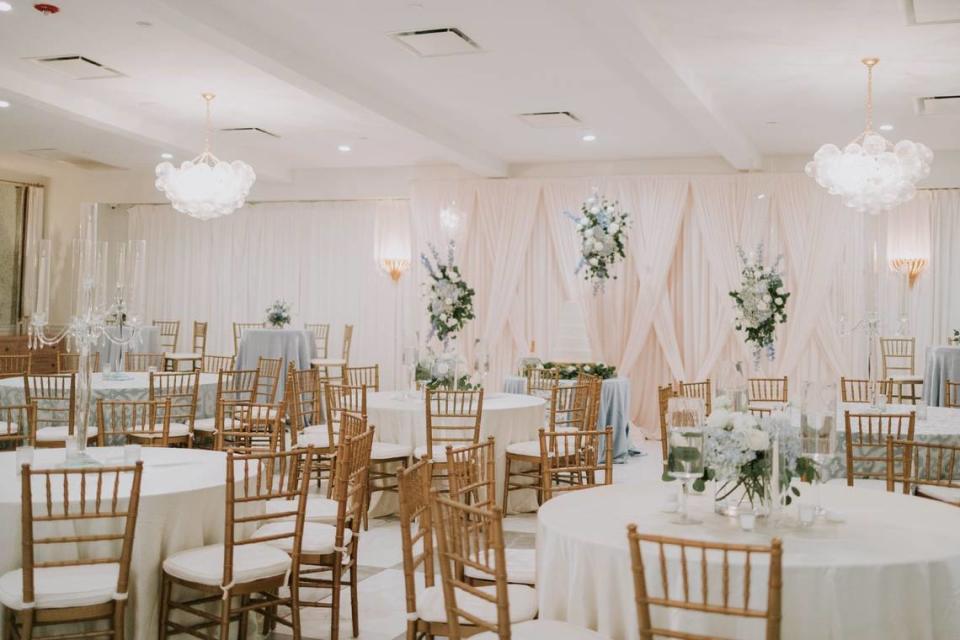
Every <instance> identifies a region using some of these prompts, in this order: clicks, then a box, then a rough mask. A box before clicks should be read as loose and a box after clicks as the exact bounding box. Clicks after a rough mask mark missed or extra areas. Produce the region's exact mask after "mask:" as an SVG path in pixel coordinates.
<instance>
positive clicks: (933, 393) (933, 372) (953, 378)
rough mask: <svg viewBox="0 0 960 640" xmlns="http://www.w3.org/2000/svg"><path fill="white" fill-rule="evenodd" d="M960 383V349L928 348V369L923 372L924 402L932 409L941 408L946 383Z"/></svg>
mask: <svg viewBox="0 0 960 640" xmlns="http://www.w3.org/2000/svg"><path fill="white" fill-rule="evenodd" d="M947 380H949V381H950V382H960V347H927V357H926V367H925V368H924V372H923V401H924V402H926V403H927V405H928V406H931V407H941V406H943V405H944V403H945V401H946V398H945V396H944V384H943V383H944V382H946V381H947Z"/></svg>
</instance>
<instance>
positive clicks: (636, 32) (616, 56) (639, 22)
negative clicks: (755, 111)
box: [561, 0, 763, 170]
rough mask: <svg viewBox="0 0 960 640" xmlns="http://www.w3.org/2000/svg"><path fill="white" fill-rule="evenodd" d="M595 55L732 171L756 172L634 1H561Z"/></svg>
mask: <svg viewBox="0 0 960 640" xmlns="http://www.w3.org/2000/svg"><path fill="white" fill-rule="evenodd" d="M561 1H562V2H563V3H564V4H565V5H566V6H567V7H568V9H569V11H570V12H571V14H572V15H573V16H574V19H575V20H576V21H577V23H579V24H580V25H582V27H583V29H584V30H585V31H586V32H587V34H586V35H587V36H588V37H589V39H590V41H591V42H593V43H595V50H596V51H597V53H598V55H599V56H600V57H601V58H602V59H603V60H604V61H605V62H606V64H608V65H610V66H611V67H612V68H614V69H615V70H617V71H618V72H619V73H620V74H621V75H622V76H623V78H624V80H625V81H626V82H628V83H630V84H631V85H632V86H634V87H635V88H636V90H637V91H638V93H640V94H641V95H643V96H644V97H645V98H647V99H649V98H650V90H651V89H653V90H654V91H655V92H656V93H657V94H659V96H660V97H661V98H662V99H663V100H664V102H665V104H664V107H666V108H669V109H672V110H673V111H674V112H677V113H680V114H681V115H682V116H683V118H684V120H685V121H686V122H688V123H689V124H690V126H691V127H692V128H693V129H695V130H696V131H697V132H699V133H700V135H701V136H703V138H704V140H706V141H707V142H708V143H709V144H710V145H711V146H712V147H713V148H714V149H716V151H717V153H719V154H720V155H721V156H723V158H724V159H726V161H727V162H729V163H730V164H731V165H732V166H733V167H734V168H736V169H740V170H752V169H760V168H761V166H762V164H763V156H762V154H761V153H760V151H759V150H757V149H756V147H754V145H753V143H752V142H751V141H750V139H749V138H748V137H747V136H746V135H744V133H743V132H742V131H740V130H739V129H738V128H737V127H736V126H735V125H734V124H733V123H732V122H731V121H730V120H729V119H728V118H727V117H726V116H725V115H724V114H723V113H721V111H720V109H719V108H718V107H717V106H716V105H715V104H714V102H713V99H712V97H711V95H710V91H709V90H708V89H707V88H706V87H705V86H704V84H703V82H702V81H701V80H700V79H699V78H697V77H696V75H695V74H694V73H692V72H691V71H690V69H689V68H688V67H687V66H686V65H685V64H684V63H683V61H682V60H681V59H680V57H679V56H678V55H677V54H676V53H675V52H674V51H673V50H672V49H671V48H670V47H669V46H668V45H667V44H666V43H665V42H663V40H662V39H661V38H660V36H659V34H658V33H657V25H656V24H654V23H653V22H652V21H651V20H649V19H645V17H644V16H643V14H642V10H641V7H642V5H643V3H642V2H637V1H636V0H604V1H603V2H597V1H594V2H583V0H561Z"/></svg>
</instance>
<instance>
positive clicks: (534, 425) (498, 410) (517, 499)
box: [367, 391, 546, 515]
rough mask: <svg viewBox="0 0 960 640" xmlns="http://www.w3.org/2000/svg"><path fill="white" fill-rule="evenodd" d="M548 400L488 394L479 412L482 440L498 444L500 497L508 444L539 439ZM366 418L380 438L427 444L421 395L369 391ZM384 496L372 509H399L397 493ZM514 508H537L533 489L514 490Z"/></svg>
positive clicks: (381, 494)
mask: <svg viewBox="0 0 960 640" xmlns="http://www.w3.org/2000/svg"><path fill="white" fill-rule="evenodd" d="M545 406H546V401H545V400H543V398H537V397H534V396H527V395H519V394H513V393H491V394H485V395H484V398H483V413H482V415H481V416H480V441H481V442H483V441H484V440H486V439H487V438H488V437H490V436H493V437H494V440H495V448H496V468H497V472H496V477H497V498H498V500H499V498H500V496H501V494H502V491H503V468H504V460H505V458H506V451H507V445H510V444H514V443H517V442H527V441H530V440H536V439H537V437H538V435H537V432H538V430H539V429H540V427H542V426H543V417H544V407H545ZM367 422H368V424H370V425H373V426H375V427H376V439H377V440H379V441H381V442H392V443H394V444H405V445H409V446H411V447H419V446H426V444H427V419H426V406H425V404H424V401H423V399H421V398H406V397H404V395H403V393H402V392H397V391H380V392H377V393H369V394H367ZM376 496H381V499H380V501H379V503H378V504H377V505H376V508H375V509H374V511H373V513H374V514H375V515H383V514H385V513H392V512H393V511H395V510H396V509H397V502H396V496H393V495H391V494H386V493H378V494H375V497H376ZM510 505H511V507H512V508H513V509H514V510H521V511H534V510H536V508H537V502H536V494H535V492H533V491H515V492H513V493H512V494H511V496H510Z"/></svg>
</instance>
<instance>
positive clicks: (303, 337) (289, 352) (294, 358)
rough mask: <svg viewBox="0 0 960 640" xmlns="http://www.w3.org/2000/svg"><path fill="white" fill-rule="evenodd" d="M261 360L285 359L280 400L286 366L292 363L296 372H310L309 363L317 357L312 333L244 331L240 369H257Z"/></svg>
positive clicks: (287, 330) (278, 394)
mask: <svg viewBox="0 0 960 640" xmlns="http://www.w3.org/2000/svg"><path fill="white" fill-rule="evenodd" d="M261 357H262V358H280V359H282V360H283V367H282V368H281V369H280V371H281V373H282V375H281V376H280V382H279V384H278V386H277V397H278V398H282V397H283V390H284V388H285V383H286V377H287V375H286V371H287V366H288V365H289V363H291V362H292V363H293V366H294V368H296V369H297V370H300V369H309V368H310V360H311V359H313V358H316V357H317V345H316V343H315V342H314V339H313V334H312V333H310V332H309V331H304V330H303V329H275V328H269V329H244V330H243V333H242V334H241V336H240V346H239V347H238V348H237V369H238V370H244V369H247V370H249V369H256V368H257V363H258V361H259V359H260V358H261Z"/></svg>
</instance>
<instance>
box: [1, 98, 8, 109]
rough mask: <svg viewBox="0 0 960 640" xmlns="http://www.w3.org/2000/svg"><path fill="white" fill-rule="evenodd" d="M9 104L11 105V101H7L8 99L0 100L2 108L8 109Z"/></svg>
mask: <svg viewBox="0 0 960 640" xmlns="http://www.w3.org/2000/svg"><path fill="white" fill-rule="evenodd" d="M9 106H10V103H9V102H7V101H6V100H0V109H6V108H7V107H9Z"/></svg>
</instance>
